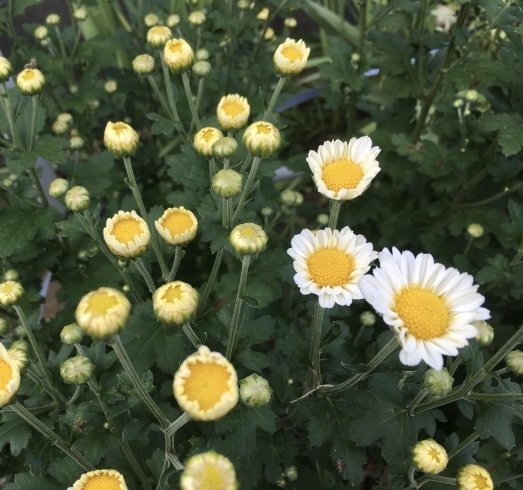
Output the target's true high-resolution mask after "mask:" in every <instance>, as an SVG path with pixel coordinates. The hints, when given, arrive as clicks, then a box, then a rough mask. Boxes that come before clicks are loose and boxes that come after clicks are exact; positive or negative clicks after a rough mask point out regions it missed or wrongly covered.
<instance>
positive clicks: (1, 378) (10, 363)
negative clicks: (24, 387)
mask: <svg viewBox="0 0 523 490" xmlns="http://www.w3.org/2000/svg"><path fill="white" fill-rule="evenodd" d="M18 388H20V371H19V369H18V365H17V363H16V361H15V360H14V359H13V358H12V357H11V355H10V354H9V352H7V349H6V348H5V347H4V345H3V344H2V343H1V342H0V407H3V406H4V405H7V404H8V403H9V402H10V401H11V399H12V398H13V396H15V395H16V392H17V391H18Z"/></svg>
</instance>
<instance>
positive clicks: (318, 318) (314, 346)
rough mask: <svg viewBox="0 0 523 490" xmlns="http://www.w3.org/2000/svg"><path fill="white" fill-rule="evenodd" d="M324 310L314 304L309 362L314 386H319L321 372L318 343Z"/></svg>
mask: <svg viewBox="0 0 523 490" xmlns="http://www.w3.org/2000/svg"><path fill="white" fill-rule="evenodd" d="M324 314H325V309H324V308H322V307H321V306H320V303H319V302H316V304H315V307H314V320H313V322H312V337H311V348H310V355H309V357H310V362H311V366H312V368H311V370H312V375H313V376H314V378H315V382H314V386H318V385H320V384H321V370H320V343H321V327H322V324H323V315H324Z"/></svg>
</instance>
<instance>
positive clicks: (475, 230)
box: [467, 223, 484, 238]
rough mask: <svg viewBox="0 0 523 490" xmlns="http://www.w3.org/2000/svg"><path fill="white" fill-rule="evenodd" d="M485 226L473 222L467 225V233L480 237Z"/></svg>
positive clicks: (473, 236)
mask: <svg viewBox="0 0 523 490" xmlns="http://www.w3.org/2000/svg"><path fill="white" fill-rule="evenodd" d="M483 231H484V230H483V226H481V225H479V224H477V223H472V224H471V225H469V226H468V227H467V233H468V234H469V235H470V236H471V237H472V238H480V237H481V236H483Z"/></svg>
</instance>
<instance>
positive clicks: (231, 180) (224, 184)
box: [211, 168, 243, 198]
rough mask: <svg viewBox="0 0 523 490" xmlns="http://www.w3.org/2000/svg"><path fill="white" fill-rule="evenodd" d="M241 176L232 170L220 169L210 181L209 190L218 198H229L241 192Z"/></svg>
mask: <svg viewBox="0 0 523 490" xmlns="http://www.w3.org/2000/svg"><path fill="white" fill-rule="evenodd" d="M242 180H243V176H242V174H240V173H238V172H236V171H235V170H232V169H230V168H229V169H222V170H220V171H219V172H217V173H216V175H215V176H214V177H213V179H212V185H211V188H212V190H213V191H214V192H216V194H218V195H219V196H220V197H225V198H230V197H233V196H236V195H237V194H239V193H240V192H241V190H242Z"/></svg>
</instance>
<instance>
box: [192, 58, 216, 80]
mask: <svg viewBox="0 0 523 490" xmlns="http://www.w3.org/2000/svg"><path fill="white" fill-rule="evenodd" d="M211 70H212V68H211V64H210V63H209V62H207V61H197V62H196V63H195V64H194V65H193V66H192V72H193V73H194V75H195V76H197V77H198V78H205V77H206V76H208V75H209V73H211Z"/></svg>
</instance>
